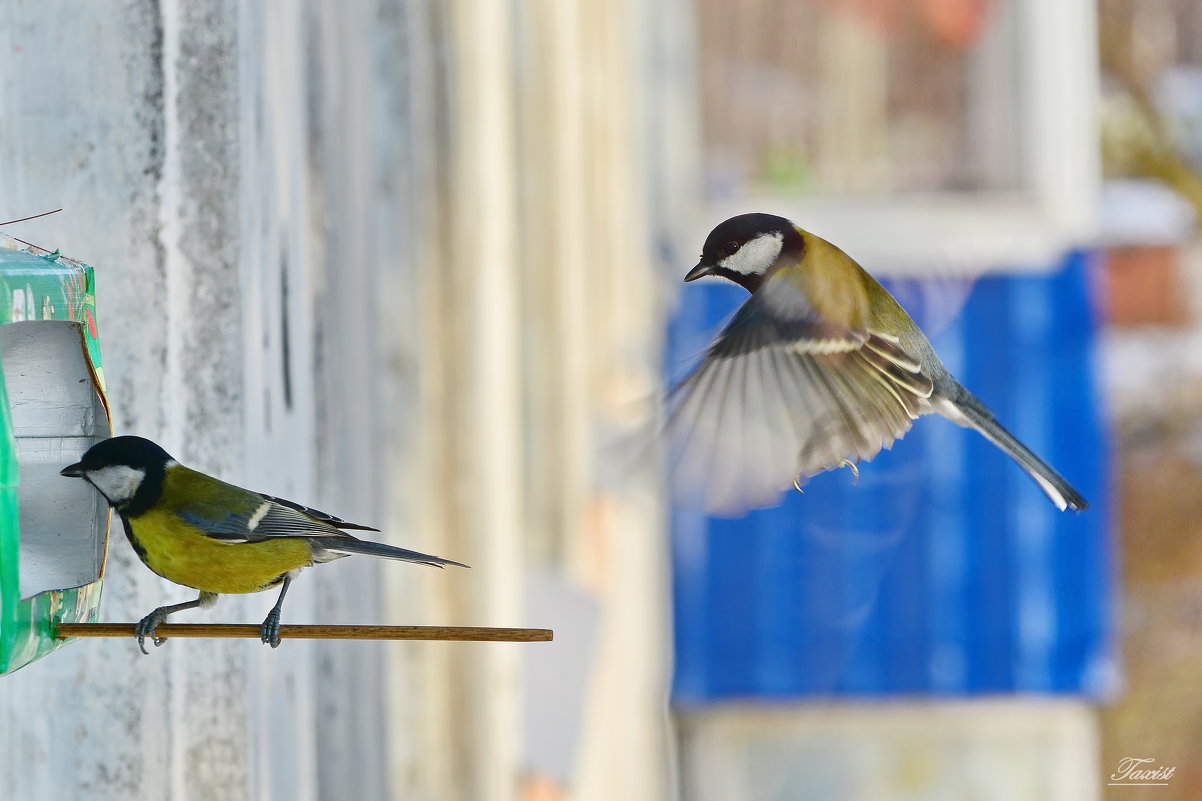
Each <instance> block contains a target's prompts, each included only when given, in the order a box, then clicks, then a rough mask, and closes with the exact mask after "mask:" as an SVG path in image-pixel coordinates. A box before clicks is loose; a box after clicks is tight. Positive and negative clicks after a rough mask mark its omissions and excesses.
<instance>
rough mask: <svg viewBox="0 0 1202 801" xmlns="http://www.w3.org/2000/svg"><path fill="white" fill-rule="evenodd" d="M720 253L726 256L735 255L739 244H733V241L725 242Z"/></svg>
mask: <svg viewBox="0 0 1202 801" xmlns="http://www.w3.org/2000/svg"><path fill="white" fill-rule="evenodd" d="M722 252H723V253H725V254H726V255H727V256H733V255H735V254H736V253H738V252H739V243H738V242H733V241H732V242H727V243H726V244H725V245H723V246H722Z"/></svg>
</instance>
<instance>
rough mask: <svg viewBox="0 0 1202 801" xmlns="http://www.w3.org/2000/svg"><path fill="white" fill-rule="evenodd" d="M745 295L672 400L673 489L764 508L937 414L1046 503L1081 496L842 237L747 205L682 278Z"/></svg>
mask: <svg viewBox="0 0 1202 801" xmlns="http://www.w3.org/2000/svg"><path fill="white" fill-rule="evenodd" d="M702 276H718V277H721V278H725V279H728V280H730V281H733V282H734V283H736V284H738V285H739V286H741V287H743V288H744V289H746V290H747V291H748V292H750V293H751V298H750V299H749V300H748V301H747V302H746V303H744V304H743V306H742V307H740V308H739V310H738V312H737V313H736V314H735V316H734V318H733V319H732V320H731V322H730V324H729V325H727V326H726V328H725V329H724V330H723V331H722V332H721V333H720V334H719V335H718V338H717V339H716V340H715V341H714V343H713V344H712V345H711V346H710V348H709V350H708V352H707V353H706V355H705V358H704V359H703V360H702V361H701V363H700V364H699V365H698V366H697V367H696V368H695V369H694V370H693V372H692V373H690V374H689V375H688V376H687V377H686V378H685V379H684V380H683V381H682V382H681V383H680V384H679V385H678V386H677V387H676V388H675V389H673V390H672V392H671V394H670V395H669V398H668V420H667V434H668V436H669V442H670V443H671V447H672V451H673V453H672V455H673V458H674V460H675V461H676V465H675V472H676V479H677V481H678V482H679V484H680V486H681V487H682V489H683V490H684V491H685V492H686V493H687V492H695V493H699V494H700V497H701V500H702V502H703V503H704V505H705V509H706V511H708V512H712V513H716V514H731V513H738V512H743V511H745V510H747V509H751V508H759V507H763V506H769V505H772V504H773V503H775V502H776V501H777V499H778V498H779V496H780V494H781V492H782V491H784V490H786V489H788V488H789V487H790V486H799V484H798V481H799V480H800V479H802V478H805V477H808V476H811V475H814V474H815V473H819V472H821V471H823V470H830V469H833V468H837V467H840V466H843V465H851V466H852V468H853V469H854V468H855V463H856V462H857V461H858V460H860V459H866V460H870V459H872V457H874V456H875V455H876V454H877V453H878V452H880V450H881V449H882V448H889V447H891V446H892V444H893V442H894V440H897V439H899V438H900V437H902V436H903V435H904V434H905V433H906V431H908V430H909V428H910V425H911V423H912V421H914V420H916V419H918V417H920V416H921V415H924V414H930V413H932V412H935V413H937V414H941V415H943V416H944V417H946V418H948V419H949V420H951V421H952V422H954V423H957V424H959V425H961V426H967V427H969V428H975V429H976V430H977V431H979V432H981V433H982V434H983V435H985V437H986V438H987V439H988V440H989V441H990V442H992V443H993V444H994V445H996V446H997V447H999V448H1001V449H1002V450H1003V451H1004V452H1005V453H1006V454H1008V455H1009V456H1010V458H1012V459H1014V461H1016V462H1018V464H1019V466H1020V467H1022V469H1023V470H1025V471H1026V472H1027V474H1028V475H1029V476H1031V478H1033V479H1034V480H1035V483H1036V484H1038V485H1039V488H1040V489H1042V490H1043V491H1044V492H1045V493H1046V494H1047V496H1048V497H1049V498H1050V499H1051V500H1052V503H1054V504H1056V506H1057V507H1058V508H1059V509H1061V510H1064V509H1073V510H1075V511H1079V510H1081V509H1084V508H1085V507H1086V503H1085V499H1084V498H1082V497H1081V495H1080V494H1078V493H1077V491H1076V490H1074V489H1073V488H1072V487H1071V486H1070V485H1069V483H1068V482H1067V481H1065V480H1064V478H1062V477H1061V476H1060V474H1058V473H1057V472H1056V471H1055V470H1053V469H1052V468H1051V467H1049V466H1048V465H1047V464H1046V463H1045V462H1044V461H1043V460H1041V459H1040V458H1039V457H1038V456H1036V455H1035V454H1034V453H1032V452H1031V451H1030V449H1028V448H1027V447H1026V446H1025V445H1023V444H1022V443H1021V442H1019V441H1018V440H1017V439H1016V438H1015V437H1014V435H1012V434H1011V433H1010V432H1009V431H1007V430H1006V429H1005V428H1003V427H1002V425H1001V424H1000V423H998V421H997V420H995V419H994V417H993V414H992V413H991V412H990V411H989V409H987V408H986V407H985V405H984V404H983V403H981V401H979V400H978V399H977V398H976V397H975V396H974V395H973V394H972V393H971V392H969V391H968V390H967V389H965V388H964V387H963V386H961V385H960V382H959V381H957V380H956V379H955V377H953V376H952V375H951V373H949V372H948V371H947V368H945V367H944V366H943V363H942V362H941V361H940V360H939V357H938V356H937V355H936V354H935V351H934V349H933V348H932V347H931V343H930V342H929V341H928V340H927V338H926V336H925V335H923V333H922V331H921V330H919V328H918V326H917V325H916V324H915V323H914V321H913V320H912V319H910V316H909V315H908V314H906V312H905V310H904V309H902V307H901V306H900V305H899V304H898V302H897V301H896V300H894V298H893V296H892V295H890V294H889V292H888V291H886V289H885V288H884V287H883V286H881V285H880V284H879V283H877V281H876V280H875V279H874V278H873V277H872V276H871V275H869V274H868V273H867V272H866V271H865V270H864V268H862V267H861V266H860V265H859V264H857V263H856V262H855V261H853V260H852V258H851V257H850V256H848V255H847V254H846V253H844V252H843V251H842V250H840V249H839V248H837V247H835V246H834V245H832V244H831V243H829V242H827V241H826V240H824V239H821V238H820V237H817V236H815V235H814V234H811V233H809V232H808V231H803V230H802V229H801V228H798V227H797V226H796V225H794V224H793V223H792V222H790V221H789V220H786V219H784V218H783V217H777V216H774V215H771V214H743V215H740V216H738V217H732V218H731V219H729V220H726V221H725V222H723V223H721V224H720V225H719V226H718V227H716V228H715V229H714V230H713V231H712V232H710V235H709V237H708V238H707V239H706V240H705V246H704V248H703V249H702V252H701V261H700V263H698V264H697V266H696V267H694V268H693V269H692V270H690V271H689V273H688V274H687V275H686V276H685V277H684V280H685V281H693V280H696V279H698V278H701V277H702Z"/></svg>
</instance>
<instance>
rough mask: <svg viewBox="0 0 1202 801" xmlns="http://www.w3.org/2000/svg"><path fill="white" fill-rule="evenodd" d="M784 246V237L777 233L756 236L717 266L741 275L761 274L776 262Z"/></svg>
mask: <svg viewBox="0 0 1202 801" xmlns="http://www.w3.org/2000/svg"><path fill="white" fill-rule="evenodd" d="M782 247H784V237H783V236H781V234H779V233H771V234H763V235H761V236H757V237H756V238H755V239H753V240H751V241H750V242H748V243H747V244H745V245H743V247H741V248H739V250H738V252H736V253H735V254H734V255H732V256H727V257H726V258H725V259H723V260H722V261H720V262H719V263H718V266H719V267H722V268H724V269H727V270H731V271H733V272H736V273H740V274H742V275H763V274H764V273H766V272H768V268H769V267H771V266H772V265H773V264H775V263H776V259H777V257H779V256H780V251H781V248H782Z"/></svg>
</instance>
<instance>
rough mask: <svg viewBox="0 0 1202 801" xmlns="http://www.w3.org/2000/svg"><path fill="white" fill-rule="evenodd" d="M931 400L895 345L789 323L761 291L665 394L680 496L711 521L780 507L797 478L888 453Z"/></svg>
mask: <svg viewBox="0 0 1202 801" xmlns="http://www.w3.org/2000/svg"><path fill="white" fill-rule="evenodd" d="M779 306H780V304H777V307H778V308H779ZM796 306H797V308H802V307H801V305H800V304H796ZM931 392H932V385H931V380H930V378H929V377H928V376H926V375H924V374H923V372H922V371H921V369H920V367H919V364H918V362H917V360H916V359H914V358H913V357H911V356H910V355H909V354H907V353H905V352H904V350H903V349H902V348H901V347H900V345H899V344H898V341H897V339H896V338H894V337H891V336H889V335H887V334H881V333H874V332H871V331H866V330H852V329H847V328H842V327H840V326H838V325H835V324H832V323H830V322H829V321H826V320H823V319H821V318H819V317H817V316H816V315H809V316H803V317H792V318H789V317H783V316H781V315H780V314H779V313H773V311H772V310H771V309H770V308H768V307H767V306H766V305H765V304H764V303H763V302H762V299H761V298H760V297H759V296H758V293H757V295H755V296H752V298H751V299H750V300H748V301H747V303H746V304H744V305H743V307H742V308H741V309H740V310H739V312H738V313H737V314H736V315H735V318H734V319H733V320H732V321H731V323H730V324H729V325H728V326H727V327H726V329H725V330H723V332H722V333H721V335H720V336H719V337H718V339H717V341H716V342H715V343H714V345H713V346H712V347H711V348H710V351H709V352H708V353H707V354H706V356H705V358H704V359H703V360H702V362H701V363H700V364H699V365H698V366H697V367H696V368H695V369H694V371H693V372H692V373H691V374H690V375H689V376H688V377H687V378H686V379H685V380H684V381H683V382H681V384H680V385H679V386H677V387H676V388H675V389H674V390H673V391H672V392H671V394H670V395H669V398H668V420H667V435H668V443H669V448H670V456H671V468H672V471H673V481H674V484H675V486H676V488H677V492H678V495H680V496H683V497H684V498H685V499H689V498H694V499H698V500H700V502H701V503H702V504H703V505H704V508H705V510H706V511H707V512H710V513H713V514H737V513H740V512H743V511H746V510H747V509H752V508H759V507H764V506H771V505H774V504H775V503H777V502H778V499H779V496H780V493H781V492H782V491H784V490H786V489H788V488H789V487H791V486H792V485H793V484H794V482H795V481H796V480H797V479H798V478H799V477H802V478H804V477H808V476H811V475H814V474H815V473H818V472H821V471H822V470H828V469H831V468H835V467H838V466H840V465H841V464H842V463H843V462H845V461H851V462H855V461H858V460H860V459H871V458H872V457H873V456H875V455H876V454H877V453H878V452H880V450H881V449H882V448H889V447H890V446H892V444H893V442H894V440H896V439H897V438H898V437H900V436H901V435H902V434H904V433H905V432H906V431H907V430H908V429H909V428H910V424H911V421H912V420H913V419H915V418H916V417H917V416H918V415H919V414H920V410H921V409H922V407H923V401H924V400H925V399H926V398H928V397H930V395H931Z"/></svg>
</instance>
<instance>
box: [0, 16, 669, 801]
mask: <svg viewBox="0 0 1202 801" xmlns="http://www.w3.org/2000/svg"><path fill="white" fill-rule="evenodd" d="M639 7H640V6H639V4H638V3H637V2H634V0H626V2H622V3H612V4H595V5H577V4H571V3H564V4H545V5H540V4H520V3H512V2H503V3H495V4H484V3H477V2H476V0H458V1H457V2H455V3H444V2H441V1H440V0H404V2H401V1H400V0H375V1H374V2H356V3H333V2H325V1H324V0H245V1H240V0H188V2H172V1H170V0H159V2H119V1H118V0H107V2H95V3H84V4H76V3H71V2H68V1H67V0H50V2H44V3H25V4H19V5H16V6H15V7H13V8H6V9H5V10H4V12H3V13H4V15H5V16H4V19H3V25H0V219H7V218H8V217H17V216H23V215H24V214H26V213H32V212H36V211H40V210H44V209H49V208H55V207H57V206H63V207H65V209H66V211H65V212H64V213H62V214H60V215H56V216H54V217H50V218H46V219H43V220H38V221H35V222H32V223H29V224H28V225H23V226H21V227H20V229H19V230H14V231H13V232H14V233H16V234H17V235H19V236H22V237H23V238H26V239H28V240H30V241H32V242H36V243H38V244H40V245H45V246H47V247H50V248H54V247H60V248H61V249H62V250H63V252H64V253H66V254H68V255H71V256H74V257H77V258H81V259H84V260H86V261H88V262H90V263H92V264H93V265H95V266H96V267H97V276H98V278H97V280H98V286H99V293H98V295H99V297H98V302H99V310H100V325H101V341H102V347H103V352H104V359H105V369H106V374H107V377H108V380H109V388H110V393H111V398H112V404H113V408H114V411H115V417H116V419H115V421H114V422H115V425H116V428H117V430H118V431H119V432H136V433H140V434H144V435H146V436H149V437H152V438H155V439H157V440H158V441H160V442H162V443H163V444H164V445H165V446H166V447H167V448H168V450H170V451H171V452H173V453H174V454H175V455H176V456H178V457H179V458H180V459H181V460H183V461H185V462H187V463H189V464H192V465H194V466H196V467H198V468H201V469H205V470H209V471H213V472H217V473H220V474H221V475H222V476H224V477H228V478H230V479H232V480H234V481H238V482H242V483H245V484H246V485H247V486H253V487H256V488H258V489H262V490H264V491H267V492H273V493H277V494H280V495H283V496H285V497H293V498H296V499H297V500H301V501H306V502H310V503H313V504H315V505H317V506H319V507H321V508H327V509H330V510H331V511H335V512H337V513H338V514H340V515H344V516H346V517H347V518H349V519H355V520H361V521H362V522H365V523H369V524H375V525H379V526H380V528H381V529H383V533H382V534H381V535H380V536H381V538H383V539H386V540H390V541H394V542H396V543H398V544H402V545H404V546H406V547H413V548H418V549H420V550H424V551H428V552H432V553H438V554H442V555H445V556H448V557H450V558H454V559H459V560H463V561H466V562H468V563H470V564H472V565H473V569H472V570H471V571H461V570H446V571H437V570H429V569H424V568H417V567H414V566H410V565H404V564H396V563H387V564H377V563H374V562H372V561H371V560H356V559H345V560H339V561H338V562H336V563H334V564H331V565H327V566H323V567H321V568H318V569H316V570H313V571H310V572H309V573H308V574H306V575H304V576H303V577H302V578H301V580H300V581H299V582H298V583H297V585H296V587H295V588H294V589H293V590H292V591H291V592H290V593H289V597H288V603H287V605H286V607H285V618H286V620H289V621H296V622H301V621H304V622H309V621H317V622H324V621H329V622H388V623H430V624H436V623H439V624H441V623H452V624H454V623H461V624H468V625H500V626H511V625H525V624H528V625H543V624H546V623H548V622H549V621H551V620H560V619H564V620H569V621H572V622H573V623H575V622H577V621H578V620H579V619H587V620H590V621H595V622H596V625H595V626H593V627H581V630H579V631H575V632H572V633H573V634H575V635H576V636H575V637H571V636H565V638H564V639H563V641H562V643H556V644H555V645H554V646H539V648H540V649H542V650H539V651H533V650H531V649H529V648H525V647H521V646H516V645H503V644H501V645H498V644H480V645H464V644H431V643H415V644H406V645H397V644H393V645H390V646H387V647H386V646H384V645H382V644H378V643H352V644H347V643H339V644H322V643H313V642H288V643H285V645H284V646H283V647H282V648H280V649H279V650H277V651H271V650H269V649H265V648H262V647H259V646H258V644H257V643H252V642H222V641H205V642H188V641H183V640H179V641H173V642H170V643H168V644H167V645H166V646H165V647H163V648H162V649H159V650H156V651H153V652H152V655H151V656H150V657H143V656H142V655H141V654H140V653H138V652H137V650H136V648H135V646H134V645H133V644H132V643H131V642H124V641H92V642H77V643H74V644H72V645H71V646H70V647H68V648H65V649H64V650H62V651H61V652H59V653H56V654H53V655H52V656H51V657H49V658H47V659H45V660H42V661H41V662H38V663H35V664H34V665H32V666H30V667H28V668H26V669H24V670H23V671H21V672H19V673H17V674H15V675H13V676H9V677H5V678H3V679H0V746H3V749H2V750H0V800H2V801H42V800H43V799H46V800H47V801H49V800H51V799H53V801H58V799H61V798H69V797H78V798H86V799H88V800H89V801H92V800H93V799H98V800H99V801H106V799H112V800H113V801H116V800H117V799H121V801H133V800H136V799H146V800H147V801H150V800H151V799H153V800H154V801H161V800H162V799H168V800H169V801H185V799H210V798H222V799H226V798H228V799H239V798H261V799H271V798H278V799H288V800H289V801H306V800H308V799H343V798H365V799H376V798H386V797H397V798H406V799H410V798H418V799H445V800H446V801H451V799H466V798H473V799H485V800H487V801H493V799H507V798H519V797H528V796H529V794H530V793H533V792H539V788H544V789H545V788H547V787H553V789H554V791H555V792H556V793H559V794H560V796H562V794H564V793H571V794H573V795H574V796H575V797H579V798H588V799H593V798H596V799H603V798H619V797H620V798H628V799H643V800H645V801H655V800H656V799H659V798H662V797H664V795H665V790H664V787H665V783H664V775H665V767H664V765H665V761H664V758H663V753H664V735H665V731H664V729H663V714H664V712H663V708H662V699H663V683H664V677H663V671H664V665H665V664H666V660H665V658H664V654H665V652H666V648H667V641H668V638H667V637H666V635H665V629H664V617H663V614H662V613H663V608H664V607H663V601H664V599H663V597H662V589H663V587H664V584H663V578H664V576H663V573H662V567H663V559H662V540H661V539H659V538H658V534H659V531H658V528H657V524H658V518H657V516H656V514H657V507H656V501H655V499H654V496H653V490H652V489H651V487H653V486H654V480H653V477H650V476H642V477H640V476H638V475H636V474H635V473H634V472H633V471H630V470H628V469H627V470H625V472H624V474H623V477H622V480H621V481H614V480H613V479H612V474H613V472H614V469H613V465H608V466H607V465H605V464H603V462H604V458H603V457H602V456H599V453H600V450H601V447H600V443H599V442H598V439H599V438H600V437H601V436H602V434H599V433H598V432H599V431H600V432H604V436H610V435H612V433H613V431H614V430H616V429H618V428H625V429H627V430H629V429H630V428H637V427H638V425H640V423H639V421H637V420H635V419H634V416H632V415H631V414H630V413H629V411H630V408H631V404H632V402H633V403H635V404H636V405H637V401H638V400H639V399H647V398H650V397H651V396H652V394H653V392H654V389H653V385H654V377H655V375H656V374H657V371H658V362H657V357H656V355H655V350H654V343H655V338H656V330H657V329H656V322H655V316H654V313H653V307H652V303H651V298H652V293H651V292H650V291H649V288H648V286H647V282H648V280H649V279H648V275H647V264H648V259H647V254H646V252H645V249H644V243H645V239H646V236H647V233H646V230H645V229H644V227H643V225H642V222H641V221H642V216H643V211H642V205H641V200H640V199H641V197H642V193H643V192H644V191H645V187H644V186H643V185H642V184H641V182H640V177H639V176H640V170H641V169H642V161H641V159H642V154H641V152H640V146H639V138H638V134H639V130H638V124H639V111H638V110H639V108H640V105H639V103H640V96H639V93H638V91H639V86H640V78H639V74H638V70H639V69H640V63H639V60H638V56H639V46H640V42H639V39H638V33H639V26H640V25H641V16H640V14H639V13H638V9H639ZM5 215H7V216H8V217H6V216H5ZM622 467H623V468H627V467H628V465H627V464H625V463H624V464H623V466H622ZM619 469H622V468H619ZM531 568H534V569H531ZM535 573H537V574H538V576H533V574H535ZM532 577H539V578H543V579H546V578H548V577H549V580H548V581H545V582H543V583H546V584H549V585H551V586H553V588H554V591H555V592H558V593H559V595H558V596H548V597H561V598H563V597H567V598H571V599H572V600H573V601H574V602H579V605H580V606H581V607H587V613H586V614H583V615H581V616H579V617H578V618H571V617H570V616H568V617H564V618H560V617H558V616H556V615H554V614H551V613H550V611H548V610H544V609H540V608H538V607H537V606H535V607H534V608H531V609H525V608H523V607H524V604H525V603H528V602H529V599H528V597H527V595H526V592H525V589H526V585H527V584H528V583H530V582H529V581H528V578H532ZM106 578H107V581H106V585H105V597H104V603H103V606H102V609H103V617H104V618H105V619H107V620H136V619H138V618H140V617H141V616H142V615H144V614H146V613H147V612H148V611H150V610H151V609H152V608H154V607H155V606H157V605H159V604H162V603H168V602H172V603H174V602H178V601H182V600H186V599H187V598H188V597H189V592H188V591H186V590H183V589H182V588H179V587H174V586H172V585H170V584H168V583H167V582H165V581H163V580H161V579H158V578H157V577H155V576H153V575H152V574H151V573H150V572H149V571H147V570H146V569H145V568H144V567H143V566H142V565H141V564H140V563H139V562H138V561H137V560H136V559H135V558H134V557H133V554H132V553H131V551H130V549H129V547H128V545H127V544H126V543H125V542H124V539H123V537H121V536H120V532H119V531H118V532H117V536H116V537H114V538H113V541H112V547H111V549H110V558H109V564H108V573H107V577H106ZM272 602H273V598H272V597H270V595H268V594H264V595H259V596H250V597H246V598H229V597H227V598H224V599H222V600H221V601H220V603H219V605H218V606H217V607H216V608H215V609H214V610H211V611H208V612H195V613H190V614H189V615H188V616H187V617H188V619H189V620H238V621H258V620H260V619H261V617H262V616H263V615H264V614H266V611H267V609H268V608H269V607H270V605H271V603H272ZM553 611H555V612H558V611H559V610H553ZM557 647H558V648H560V649H561V650H559V651H556V650H555V648H557ZM537 659H543V660H544V661H542V662H541V663H539V665H538V668H539V670H541V671H542V672H541V673H538V675H554V676H556V677H557V680H561V684H560V686H558V687H557V688H556V689H557V691H558V692H559V693H560V695H558V696H557V695H555V694H554V693H545V694H544V693H543V692H542V690H543V689H545V688H543V687H535V688H533V689H531V690H530V691H529V692H528V694H527V697H526V698H524V699H523V698H522V695H521V693H522V687H523V682H524V681H525V682H527V683H528V682H529V680H530V676H531V675H535V672H532V665H533V664H534V660H537ZM565 667H570V668H571V670H572V671H573V673H572V675H570V676H566V677H565V676H559V675H557V674H558V672H562V670H563V669H565ZM564 693H571V694H572V695H571V700H572V703H569V704H563V705H561V706H562V707H563V708H562V709H561V708H560V707H558V706H557V707H555V708H548V707H547V704H548V703H549V701H548V699H553V698H556V697H562V696H563V694H564ZM540 704H541V705H542V706H541V707H540ZM531 709H533V710H534V711H535V712H536V714H533V715H530V714H529V711H530V710H531ZM565 710H566V711H565ZM526 716H528V717H530V718H532V719H535V720H542V719H543V718H544V717H545V718H546V719H548V720H551V721H552V724H553V725H550V726H549V727H548V728H547V729H546V730H544V731H541V732H539V731H536V732H533V734H531V735H530V736H529V737H528V738H527V739H523V729H522V718H523V717H526ZM561 732H566V733H567V734H566V735H565V736H564V737H563V739H562V740H560V741H558V742H557V743H556V744H557V745H560V746H562V747H559V748H557V749H554V750H555V751H556V754H555V755H554V758H549V757H547V756H546V755H544V754H540V753H537V751H538V749H537V748H536V747H534V746H531V744H530V743H531V742H537V741H546V740H548V739H552V738H556V737H559V734H560V733H561ZM560 796H554V797H560Z"/></svg>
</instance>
